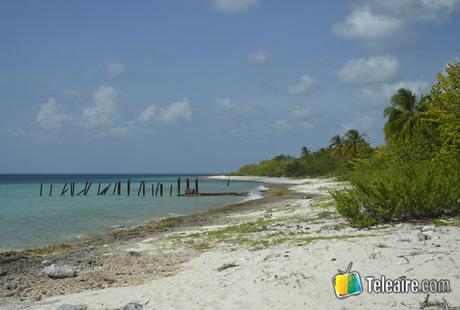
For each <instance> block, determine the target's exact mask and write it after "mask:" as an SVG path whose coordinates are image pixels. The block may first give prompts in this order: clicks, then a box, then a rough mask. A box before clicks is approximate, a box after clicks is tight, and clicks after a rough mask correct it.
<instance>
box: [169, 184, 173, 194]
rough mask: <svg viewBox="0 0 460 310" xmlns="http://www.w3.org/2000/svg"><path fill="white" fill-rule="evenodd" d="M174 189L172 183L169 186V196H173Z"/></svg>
mask: <svg viewBox="0 0 460 310" xmlns="http://www.w3.org/2000/svg"><path fill="white" fill-rule="evenodd" d="M172 189H173V186H172V184H171V186H170V187H169V196H172Z"/></svg>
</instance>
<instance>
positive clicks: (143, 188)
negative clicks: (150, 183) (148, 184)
mask: <svg viewBox="0 0 460 310" xmlns="http://www.w3.org/2000/svg"><path fill="white" fill-rule="evenodd" d="M142 196H145V181H142Z"/></svg>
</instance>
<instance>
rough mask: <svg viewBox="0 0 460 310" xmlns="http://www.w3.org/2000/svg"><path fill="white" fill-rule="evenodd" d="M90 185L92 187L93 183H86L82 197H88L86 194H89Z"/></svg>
mask: <svg viewBox="0 0 460 310" xmlns="http://www.w3.org/2000/svg"><path fill="white" fill-rule="evenodd" d="M91 185H93V183H91V182H88V186H85V192H84V193H83V195H85V196H86V195H88V192H89V189H90V188H91Z"/></svg>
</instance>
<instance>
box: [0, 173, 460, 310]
mask: <svg viewBox="0 0 460 310" xmlns="http://www.w3.org/2000/svg"><path fill="white" fill-rule="evenodd" d="M271 181H272V183H270V182H267V183H268V186H269V188H270V190H269V191H268V192H267V194H266V196H265V197H264V198H262V199H260V200H253V201H248V202H244V203H239V204H232V205H227V206H223V207H220V208H214V209H208V210H205V211H201V212H198V213H196V214H193V215H187V216H182V217H176V218H174V219H166V220H163V221H160V222H155V223H149V224H147V225H146V226H145V227H143V228H137V229H135V230H134V231H123V232H120V233H115V234H114V235H113V236H110V237H106V238H100V239H97V240H94V241H93V242H90V243H88V244H84V245H83V244H82V246H81V247H80V248H78V249H75V248H73V249H64V250H63V251H62V252H57V253H53V254H44V255H43V257H38V256H34V257H30V258H23V259H18V260H16V261H11V262H9V263H7V264H6V266H10V267H11V268H9V269H7V270H6V275H3V276H2V277H3V279H5V280H7V281H9V282H10V289H6V285H2V286H0V292H1V295H0V307H1V306H2V305H4V306H10V307H12V308H14V307H20V308H25V309H56V308H57V307H58V306H59V305H62V304H80V305H85V306H87V307H88V309H119V308H121V307H123V306H124V305H126V304H128V303H129V302H136V303H138V304H140V305H142V306H143V307H144V309H158V308H160V309H163V308H181V309H182V308H189V309H203V308H216V307H221V308H224V309H241V308H250V309H261V308H266V309H279V308H280V307H281V308H296V307H297V308H300V307H302V308H315V307H317V306H318V304H321V307H323V308H328V309H341V308H342V307H344V306H345V305H346V307H347V308H348V307H359V306H361V307H363V305H364V307H366V308H378V309H381V308H387V307H394V308H407V309H409V308H415V307H417V308H419V307H420V306H421V305H422V303H423V300H424V299H425V298H426V296H425V295H422V294H410V295H408V294H393V295H391V294H390V295H384V296H383V295H379V294H377V295H373V294H368V293H363V294H361V295H360V296H356V297H351V298H350V299H347V301H346V302H344V301H342V300H339V299H337V298H336V297H335V295H334V293H333V291H332V288H331V282H330V281H331V278H332V276H333V275H334V274H335V273H337V269H344V268H345V267H346V266H347V265H348V263H349V262H350V261H353V263H354V265H353V269H356V270H357V271H359V272H360V273H361V274H362V275H363V276H366V275H373V276H376V277H377V276H380V275H382V274H384V275H385V276H387V277H389V278H397V277H399V276H401V275H404V276H407V277H408V278H417V279H423V278H434V279H436V278H441V277H446V276H448V279H449V280H450V283H451V288H452V291H453V292H454V293H450V294H449V293H446V294H432V295H431V297H430V303H433V304H435V303H436V302H441V301H442V298H445V299H446V301H447V302H448V304H449V305H451V306H454V305H455V306H457V305H459V304H460V296H459V295H458V294H456V293H455V292H458V291H459V290H460V271H459V270H460V269H459V265H458V263H457V262H458V261H460V239H459V238H458V235H459V234H460V225H459V223H457V222H455V221H445V222H442V223H441V222H439V221H438V222H436V223H437V225H436V226H432V225H430V227H433V229H434V230H435V232H433V234H432V238H430V239H428V240H425V241H420V240H417V239H416V238H415V236H416V233H417V232H418V231H419V229H421V227H422V226H423V225H428V224H432V223H403V224H393V225H379V226H375V227H372V228H369V229H355V228H352V227H350V226H348V225H347V223H346V222H345V221H344V220H343V219H342V218H341V217H340V216H339V215H338V214H337V212H336V211H335V207H334V203H333V200H332V199H331V197H330V196H329V194H328V192H329V191H330V190H333V189H337V188H341V187H343V186H344V184H343V183H340V182H336V181H335V180H333V179H302V180H301V179H299V180H298V179H295V180H292V183H291V184H287V185H280V184H274V183H281V182H282V181H283V180H282V179H281V180H280V179H271ZM294 183H295V184H294ZM43 260H48V261H51V262H53V263H56V264H59V265H61V264H70V265H73V266H75V268H76V269H77V276H76V277H73V278H66V279H57V280H56V279H48V278H47V277H46V275H45V274H44V273H43V266H42V262H43ZM0 267H1V268H4V267H5V264H0ZM1 272H2V270H0V273H1ZM0 279H2V278H0ZM3 279H2V280H3ZM203 292H206V294H203ZM5 293H7V294H8V293H9V295H8V296H5V295H7V294H5ZM2 298H3V301H2ZM2 302H3V303H2ZM426 309H430V308H426Z"/></svg>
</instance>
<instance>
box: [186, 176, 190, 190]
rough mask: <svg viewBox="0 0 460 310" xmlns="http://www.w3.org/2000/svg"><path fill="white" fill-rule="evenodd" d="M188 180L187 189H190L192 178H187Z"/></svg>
mask: <svg viewBox="0 0 460 310" xmlns="http://www.w3.org/2000/svg"><path fill="white" fill-rule="evenodd" d="M186 181H187V183H186V185H187V187H186V189H187V190H189V189H190V179H189V178H187V180H186Z"/></svg>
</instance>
